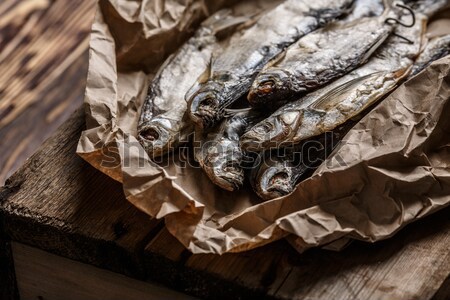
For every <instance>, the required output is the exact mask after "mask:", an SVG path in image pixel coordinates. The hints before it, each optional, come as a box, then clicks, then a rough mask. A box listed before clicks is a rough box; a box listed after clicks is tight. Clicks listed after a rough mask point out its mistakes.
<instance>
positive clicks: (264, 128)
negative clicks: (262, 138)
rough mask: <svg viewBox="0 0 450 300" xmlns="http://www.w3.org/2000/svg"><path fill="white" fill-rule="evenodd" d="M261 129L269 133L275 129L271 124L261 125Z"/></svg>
mask: <svg viewBox="0 0 450 300" xmlns="http://www.w3.org/2000/svg"><path fill="white" fill-rule="evenodd" d="M261 129H262V130H264V131H265V132H269V131H271V130H272V129H273V126H272V124H271V123H269V122H264V123H263V124H261Z"/></svg>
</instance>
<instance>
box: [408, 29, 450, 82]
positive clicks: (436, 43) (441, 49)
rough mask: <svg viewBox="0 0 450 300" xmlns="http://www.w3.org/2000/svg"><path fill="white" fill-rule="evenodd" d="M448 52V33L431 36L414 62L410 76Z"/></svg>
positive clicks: (449, 38)
mask: <svg viewBox="0 0 450 300" xmlns="http://www.w3.org/2000/svg"><path fill="white" fill-rule="evenodd" d="M449 54H450V34H448V35H444V36H438V37H435V38H432V39H431V40H430V41H429V42H428V43H427V45H426V47H425V49H423V51H422V53H420V55H419V57H418V58H417V60H416V61H415V63H414V67H413V69H412V71H411V75H410V77H411V76H414V75H416V74H417V73H419V72H420V71H422V70H423V69H425V68H426V67H427V66H428V65H429V64H431V63H432V62H433V61H435V60H438V59H440V58H442V57H444V56H446V55H449Z"/></svg>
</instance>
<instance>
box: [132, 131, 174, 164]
mask: <svg viewBox="0 0 450 300" xmlns="http://www.w3.org/2000/svg"><path fill="white" fill-rule="evenodd" d="M138 140H139V142H140V143H141V145H142V146H143V148H144V149H145V151H146V152H147V154H148V155H149V156H150V158H154V157H158V156H161V155H163V154H164V153H165V152H167V151H169V150H170V145H171V142H172V138H171V132H170V131H169V130H168V129H167V128H164V127H162V126H161V125H160V124H157V123H150V124H146V125H145V126H143V127H142V128H140V129H139V131H138Z"/></svg>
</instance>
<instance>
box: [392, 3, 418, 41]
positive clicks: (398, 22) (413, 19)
mask: <svg viewBox="0 0 450 300" xmlns="http://www.w3.org/2000/svg"><path fill="white" fill-rule="evenodd" d="M395 6H398V7H400V8H403V9H406V10H407V11H408V12H409V13H410V15H411V17H412V22H411V24H405V23H403V22H402V21H400V20H398V19H395V18H387V19H386V20H385V21H384V22H385V23H386V24H391V25H392V24H398V25H400V26H403V27H407V28H411V27H413V26H414V25H415V24H416V14H415V13H414V11H413V10H412V9H411V8H410V7H409V6H406V5H403V4H400V3H397V4H396V5H395ZM392 34H393V35H395V36H396V37H399V38H401V39H402V40H404V41H406V42H407V43H409V44H414V42H413V41H411V40H410V39H408V38H405V37H404V36H402V35H400V34H398V33H395V32H393V33H392Z"/></svg>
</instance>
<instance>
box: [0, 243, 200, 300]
mask: <svg viewBox="0 0 450 300" xmlns="http://www.w3.org/2000/svg"><path fill="white" fill-rule="evenodd" d="M12 249H13V253H14V266H15V269H16V276H17V282H18V285H19V286H18V289H19V293H20V298H21V299H22V300H35V299H45V300H60V299H65V300H80V299H83V300H103V299H109V300H142V299H146V300H159V299H174V300H175V299H180V300H181V299H186V300H188V299H194V298H192V297H189V296H187V295H185V294H181V293H178V292H174V291H172V290H169V289H167V288H165V287H162V286H158V285H155V284H150V283H146V282H143V281H138V280H136V279H130V278H128V277H125V276H123V275H120V274H117V273H113V272H110V271H105V270H103V269H99V268H96V267H93V266H91V265H87V264H82V263H79V262H75V261H73V260H70V259H67V258H63V257H60V256H56V255H54V254H50V253H48V252H45V251H42V250H39V249H36V248H33V247H29V246H26V245H23V244H20V243H12ZM2 299H4V298H2Z"/></svg>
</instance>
